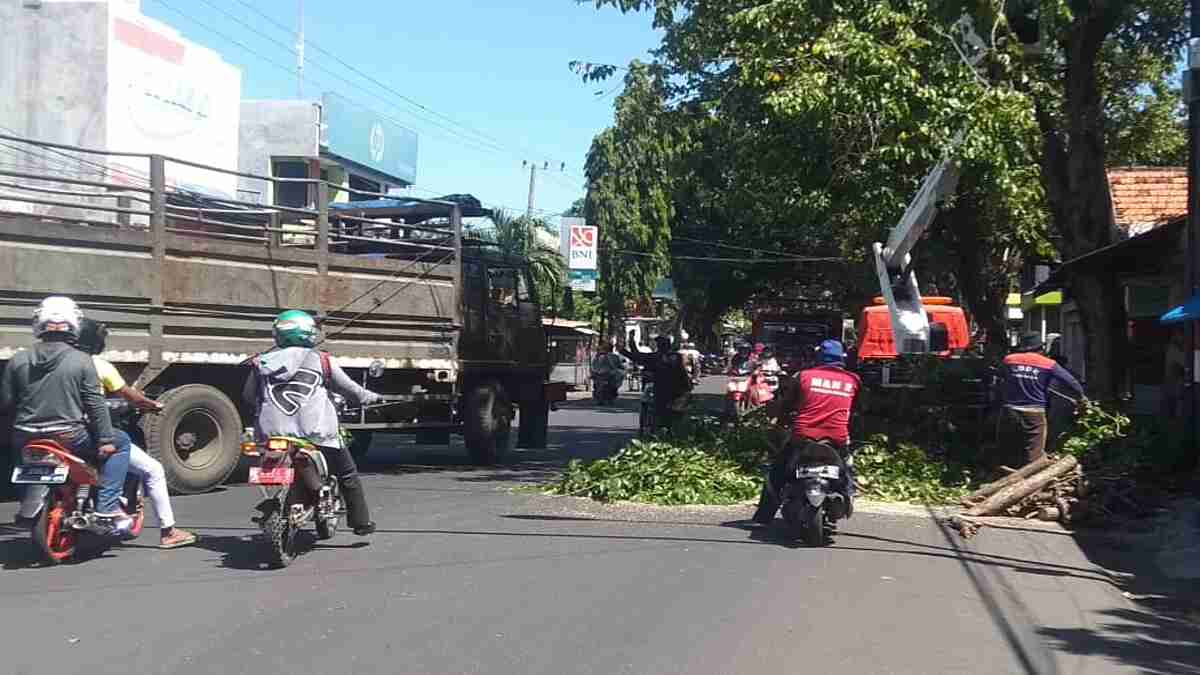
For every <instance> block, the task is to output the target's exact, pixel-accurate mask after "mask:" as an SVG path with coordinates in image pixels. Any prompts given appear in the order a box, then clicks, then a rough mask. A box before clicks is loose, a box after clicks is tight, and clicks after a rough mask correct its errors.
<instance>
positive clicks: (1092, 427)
mask: <svg viewBox="0 0 1200 675" xmlns="http://www.w3.org/2000/svg"><path fill="white" fill-rule="evenodd" d="M1128 431H1129V418H1128V417H1126V416H1125V415H1122V414H1121V413H1119V412H1110V411H1108V410H1105V409H1104V406H1102V405H1100V404H1099V403H1097V402H1095V401H1090V400H1084V401H1083V402H1082V403H1081V404H1080V407H1079V414H1078V417H1076V419H1075V428H1074V429H1073V430H1072V431H1071V432H1069V434H1068V436H1067V439H1066V440H1065V441H1063V444H1062V451H1063V452H1065V453H1067V454H1068V455H1074V456H1076V457H1080V458H1082V457H1083V456H1084V455H1086V454H1088V453H1090V452H1093V451H1096V450H1099V449H1101V448H1103V447H1105V446H1107V445H1108V444H1110V443H1112V442H1113V441H1115V440H1117V439H1119V438H1125V436H1126V433H1127V432H1128Z"/></svg>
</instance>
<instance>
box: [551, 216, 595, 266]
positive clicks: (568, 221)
mask: <svg viewBox="0 0 1200 675" xmlns="http://www.w3.org/2000/svg"><path fill="white" fill-rule="evenodd" d="M560 241H561V246H562V247H563V251H562V254H563V257H564V258H566V260H567V269H569V270H594V269H596V263H597V261H598V259H599V255H598V252H599V249H600V237H599V236H598V234H597V231H596V228H595V227H590V226H588V225H587V224H586V223H585V221H584V220H583V218H563V219H562V238H561V240H560Z"/></svg>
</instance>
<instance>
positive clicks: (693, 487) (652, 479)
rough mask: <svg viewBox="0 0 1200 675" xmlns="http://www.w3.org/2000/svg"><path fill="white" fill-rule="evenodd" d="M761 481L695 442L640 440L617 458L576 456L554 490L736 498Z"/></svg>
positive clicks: (596, 495)
mask: <svg viewBox="0 0 1200 675" xmlns="http://www.w3.org/2000/svg"><path fill="white" fill-rule="evenodd" d="M759 486H760V481H759V480H758V479H757V478H756V477H755V476H753V475H750V474H748V473H747V472H746V471H745V470H744V469H743V468H742V467H741V466H740V465H739V464H738V463H737V462H734V461H732V460H730V459H728V458H724V457H720V456H717V455H714V454H711V453H709V452H706V451H704V450H702V449H700V448H699V447H696V446H695V445H692V444H675V443H669V442H666V441H640V440H638V441H633V442H632V443H630V444H629V445H628V446H626V447H625V448H624V449H622V450H621V451H620V452H619V453H617V454H616V455H615V456H613V457H612V458H611V459H601V460H597V461H595V462H592V463H590V464H583V463H581V462H580V461H579V460H573V461H572V462H571V463H570V464H568V465H567V470H566V473H565V474H564V475H563V477H562V480H561V481H560V482H558V483H556V484H555V485H554V486H553V487H552V488H551V490H552V492H554V493H556V494H562V495H575V496H586V497H591V498H592V499H596V500H599V501H605V502H608V501H619V500H628V501H639V502H649V503H652V504H664V505H679V504H734V503H737V502H741V501H745V500H747V499H752V498H753V497H754V496H756V495H757V494H758V490H759Z"/></svg>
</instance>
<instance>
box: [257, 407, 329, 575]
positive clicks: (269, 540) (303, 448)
mask: <svg viewBox="0 0 1200 675" xmlns="http://www.w3.org/2000/svg"><path fill="white" fill-rule="evenodd" d="M338 407H339V409H340V408H341V406H340V405H339V406H338ZM242 454H244V455H246V456H247V457H251V458H256V459H257V460H258V465H257V466H251V467H250V476H249V480H248V482H249V483H250V484H251V485H255V486H258V489H259V491H261V492H262V495H263V497H264V499H263V501H262V502H261V503H259V505H258V506H256V507H255V508H256V509H258V511H259V512H260V513H261V514H262V515H261V516H260V517H258V518H254V519H253V520H254V522H257V523H258V524H259V526H260V527H261V528H262V532H263V537H264V538H265V541H266V544H267V555H268V559H269V560H270V562H271V564H272V566H274V567H277V568H279V567H287V566H288V565H290V564H291V563H292V561H293V560H295V559H296V556H297V554H298V546H297V534H298V533H299V532H300V530H301V529H303V528H304V526H305V525H306V524H308V523H310V522H311V523H313V525H314V526H315V528H316V531H317V539H320V540H325V539H331V538H332V537H333V535H334V534H336V533H337V528H338V519H339V518H340V516H341V514H342V512H343V511H345V508H344V504H343V502H342V495H341V490H340V488H339V487H338V482H337V478H336V477H335V476H333V474H332V473H331V472H330V471H329V465H328V463H327V462H326V461H325V455H323V454H322V453H321V450H320V448H318V447H317V446H315V445H313V444H312V443H310V442H308V441H306V440H303V439H300V438H290V437H286V436H272V437H270V438H268V439H267V441H266V443H261V444H259V443H255V442H254V441H247V442H245V443H243V444H242Z"/></svg>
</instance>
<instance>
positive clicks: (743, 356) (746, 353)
mask: <svg viewBox="0 0 1200 675" xmlns="http://www.w3.org/2000/svg"><path fill="white" fill-rule="evenodd" d="M736 349H737V353H736V354H734V355H733V359H732V360H731V361H730V363H729V374H730V375H736V374H737V372H738V371H739V370H741V369H743V368H746V367H747V366H748V364H749V362H750V345H749V343H746V342H738V343H737V345H736Z"/></svg>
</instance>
